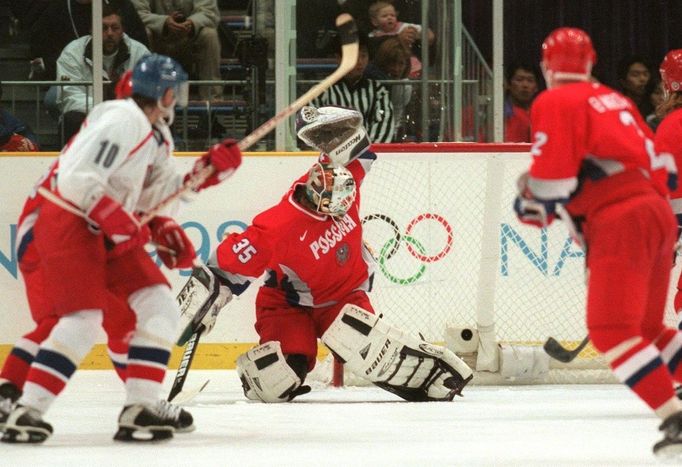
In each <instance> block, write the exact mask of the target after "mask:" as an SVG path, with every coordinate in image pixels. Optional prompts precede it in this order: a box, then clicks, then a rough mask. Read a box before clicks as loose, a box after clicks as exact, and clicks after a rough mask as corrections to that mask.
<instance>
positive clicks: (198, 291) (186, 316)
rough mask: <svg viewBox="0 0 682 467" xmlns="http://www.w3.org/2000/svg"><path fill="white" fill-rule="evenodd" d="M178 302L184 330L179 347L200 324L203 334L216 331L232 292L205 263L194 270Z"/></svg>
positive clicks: (179, 295) (179, 340) (181, 291)
mask: <svg viewBox="0 0 682 467" xmlns="http://www.w3.org/2000/svg"><path fill="white" fill-rule="evenodd" d="M177 300H178V306H179V307H180V321H181V323H182V325H181V329H183V332H182V334H181V335H180V337H179V339H178V345H180V346H182V345H185V344H186V343H187V341H188V340H189V338H190V336H191V335H192V334H193V333H194V331H196V330H197V329H198V328H199V325H201V324H203V325H204V327H205V329H204V332H203V334H204V335H206V334H208V333H209V332H210V331H211V330H212V329H213V326H215V322H216V319H217V317H218V313H219V312H220V310H221V309H222V308H223V307H224V306H225V305H227V304H228V303H229V302H230V300H232V292H231V291H230V289H229V288H228V287H226V286H224V285H221V283H220V280H219V279H218V277H216V275H215V274H214V273H213V272H212V271H211V270H210V269H209V268H208V267H206V266H205V265H203V264H202V265H201V266H197V267H195V268H194V269H192V275H191V276H190V278H189V280H188V281H187V282H186V283H185V285H184V287H183V288H182V290H180V293H179V294H178V297H177Z"/></svg>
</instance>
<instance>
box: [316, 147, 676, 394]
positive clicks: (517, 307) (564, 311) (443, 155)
mask: <svg viewBox="0 0 682 467" xmlns="http://www.w3.org/2000/svg"><path fill="white" fill-rule="evenodd" d="M437 146H440V148H434V147H433V146H432V147H431V148H428V147H426V148H425V147H424V146H423V145H421V146H419V147H417V148H416V150H417V151H419V150H422V151H424V150H425V151H427V152H415V146H406V145H403V146H389V147H388V148H387V149H386V151H387V152H382V153H380V154H379V159H378V160H377V162H376V163H375V164H374V166H373V168H372V170H371V172H370V173H369V174H368V175H367V178H366V180H365V182H364V183H363V185H362V189H361V196H362V205H361V206H362V215H363V218H364V222H363V223H364V238H365V241H366V242H367V243H368V244H369V245H370V246H371V247H372V249H373V250H374V254H375V257H376V259H377V268H376V274H375V282H374V290H373V292H372V293H371V300H372V303H373V306H374V308H375V310H376V312H377V313H381V314H383V315H384V317H385V318H386V319H387V320H389V321H390V322H391V323H392V324H394V325H396V326H399V327H400V328H402V329H405V330H408V331H410V332H412V333H414V334H421V335H422V336H423V337H424V338H425V339H426V340H427V341H431V342H437V343H442V344H445V345H447V346H448V347H449V348H451V349H452V350H453V351H455V352H456V353H457V354H458V355H459V356H460V357H462V358H464V360H465V361H467V363H468V364H469V365H470V366H471V367H472V368H474V369H475V370H476V373H477V375H476V378H475V381H476V382H478V383H479V384H480V383H513V382H517V383H547V382H559V383H579V382H584V383H599V382H611V381H615V379H614V378H613V377H612V375H611V373H610V371H609V370H608V369H607V367H606V364H605V362H604V361H603V359H602V358H601V357H600V356H599V355H598V354H597V352H596V351H595V350H594V348H593V347H592V346H591V345H588V346H587V347H586V348H585V349H584V350H583V351H582V352H581V353H580V355H579V356H578V357H577V358H576V359H575V360H573V361H572V362H571V363H570V364H562V363H559V362H557V361H554V360H552V359H550V358H549V357H548V356H547V355H546V354H545V353H544V352H543V351H542V344H543V343H544V342H545V340H546V339H547V338H548V337H549V336H553V337H554V338H556V339H558V340H559V341H560V342H561V343H562V344H563V345H564V346H565V347H566V348H568V349H573V348H575V347H577V345H578V344H579V343H580V342H581V341H582V339H583V338H584V337H585V336H586V335H587V330H586V327H585V271H584V255H583V252H582V251H581V249H580V248H579V247H578V246H577V245H576V244H574V243H572V241H571V240H570V237H569V236H568V232H567V230H566V227H565V226H564V225H562V224H561V222H555V223H553V224H552V225H551V226H550V227H549V228H546V229H542V230H541V229H536V228H533V227H529V226H525V225H523V224H521V223H520V222H518V220H517V219H516V217H515V215H514V213H513V210H512V202H513V199H514V196H515V195H516V180H517V178H518V176H519V175H520V174H521V173H522V172H523V171H525V170H527V167H528V165H529V162H530V160H529V157H530V156H529V154H528V152H527V151H528V149H529V148H528V146H523V145H478V146H477V145H464V146H461V145H456V144H446V145H442V144H441V145H437ZM481 150H484V151H485V152H480V151H481ZM388 151H391V152H390V153H389V152H388ZM398 151H405V152H398ZM407 151H409V152H407ZM673 277H675V278H676V277H677V271H674V272H673ZM668 308H669V310H667V312H666V313H667V319H668V320H669V321H670V322H671V323H672V322H673V321H674V317H673V311H672V307H671V306H669V307H668ZM333 366H334V365H333V364H332V359H331V358H328V359H327V360H326V361H325V362H322V363H321V364H320V365H319V367H320V369H318V370H317V373H318V375H319V374H323V375H325V376H324V378H327V379H328V380H330V379H331V378H332V376H331V374H332V369H331V367H333ZM340 369H341V367H340V366H339V365H336V378H339V377H340V376H342V375H341V374H340V373H339V370H340ZM343 377H344V379H345V384H346V385H355V384H362V380H359V379H358V378H355V377H353V376H352V375H349V374H348V372H346V374H345V375H344V376H343Z"/></svg>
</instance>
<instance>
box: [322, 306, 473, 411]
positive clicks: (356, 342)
mask: <svg viewBox="0 0 682 467" xmlns="http://www.w3.org/2000/svg"><path fill="white" fill-rule="evenodd" d="M322 342H324V343H325V345H326V346H327V347H329V349H330V350H331V351H332V352H333V353H334V354H335V355H336V356H337V357H339V358H341V360H342V361H343V362H344V363H345V366H346V368H348V369H349V370H351V371H353V372H354V373H356V374H357V375H358V376H360V377H363V378H365V379H368V380H369V381H371V382H372V383H374V384H375V385H377V386H379V387H380V388H382V389H385V390H387V391H390V392H392V393H394V394H397V395H398V396H400V397H402V398H403V399H405V400H407V401H411V402H423V401H451V400H452V399H453V398H454V397H455V396H456V395H457V394H460V393H461V392H462V389H463V388H464V386H466V385H467V383H469V381H471V379H472V378H473V372H472V371H471V368H469V367H468V366H467V364H466V363H464V361H462V360H461V359H460V358H459V357H457V356H456V355H455V354H454V353H453V352H452V351H450V350H449V349H446V348H445V347H441V346H439V345H433V344H429V343H428V342H426V341H424V340H422V339H419V338H417V337H415V336H412V335H409V334H407V333H405V332H403V331H400V330H399V329H397V328H395V327H393V326H391V325H390V324H388V323H386V321H385V320H383V319H380V318H379V317H378V316H376V315H373V314H371V313H369V312H368V311H367V310H363V309H362V308H360V307H358V306H356V305H352V304H348V305H346V306H344V307H343V309H342V310H341V313H340V314H339V316H337V317H336V319H335V320H334V322H333V323H332V325H331V326H330V327H329V329H327V331H326V332H325V333H324V335H323V336H322Z"/></svg>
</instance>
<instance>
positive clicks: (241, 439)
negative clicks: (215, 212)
mask: <svg viewBox="0 0 682 467" xmlns="http://www.w3.org/2000/svg"><path fill="white" fill-rule="evenodd" d="M171 376H173V375H172V374H169V376H168V377H167V380H168V381H167V384H166V386H167V387H170V379H171ZM206 379H210V380H211V382H210V384H209V385H208V387H207V388H206V389H205V390H204V392H203V393H201V394H199V395H198V396H197V397H196V398H195V399H194V400H193V401H192V402H190V403H189V407H188V409H189V410H190V411H191V412H192V414H193V415H194V418H195V424H196V425H197V430H196V431H195V432H193V433H189V434H176V435H175V438H174V439H172V440H171V441H168V442H163V443H157V444H135V445H131V444H121V443H115V442H114V441H113V440H112V436H113V434H114V432H115V429H116V418H117V416H118V413H119V411H120V409H121V406H122V403H123V389H122V385H121V383H119V382H118V380H117V379H116V377H115V375H114V373H113V372H111V371H79V372H77V374H76V376H75V377H74V379H73V380H72V381H71V383H69V386H68V387H67V389H66V390H65V392H64V393H63V394H62V395H61V396H60V398H59V399H58V400H57V401H56V402H55V404H54V405H53V406H52V408H51V409H50V411H49V412H48V413H47V415H46V417H45V419H46V420H47V421H49V422H50V423H52V425H53V426H54V430H55V433H54V435H53V436H52V437H51V438H50V439H49V440H48V441H47V442H46V443H45V444H44V445H40V446H25V445H9V444H0V466H14V465H26V466H36V465H49V466H62V465H63V466H81V465H88V466H109V465H111V466H128V465H131V466H133V465H135V466H144V467H150V466H164V467H169V466H190V465H196V466H202V467H206V466H251V465H261V466H309V465H320V466H326V465H338V466H398V465H409V466H441V465H448V466H451V465H453V466H454V465H457V466H474V465H484V466H493V465H515V466H530V465H534V466H552V465H576V466H586V465H590V466H591V465H598V466H602V465H619V466H630V465H636V466H641V465H658V464H659V463H658V462H657V460H656V458H654V456H653V455H652V454H651V447H652V445H653V444H654V443H655V442H656V441H658V439H659V438H660V434H659V432H658V430H657V427H658V424H659V422H658V420H657V419H656V418H655V417H654V416H653V415H652V414H651V413H650V412H649V411H648V409H647V408H646V407H645V406H644V404H643V403H642V402H640V401H639V400H638V399H637V398H636V397H635V396H634V395H632V394H631V393H629V391H628V390H627V389H626V388H625V387H623V386H620V385H578V386H556V385H547V386H525V387H519V386H516V387H500V386H497V387H491V386H486V387H479V386H471V387H468V388H467V389H466V390H465V397H463V398H457V399H456V400H455V402H453V403H407V402H402V401H401V400H399V399H397V398H396V397H395V396H393V395H392V394H389V393H387V392H384V391H382V390H381V389H378V388H373V387H368V388H348V389H333V388H316V389H315V390H314V391H313V392H312V393H311V394H308V395H306V396H302V397H301V398H300V399H296V401H295V402H293V403H289V404H277V405H276V404H270V405H265V404H259V403H252V402H247V401H246V400H245V399H244V397H243V395H242V392H241V387H240V384H239V381H238V379H237V377H236V375H235V373H234V371H217V370H216V371H198V370H192V372H191V373H190V376H189V378H188V381H187V383H186V385H185V388H186V389H191V388H193V387H197V386H198V385H200V384H201V383H202V382H203V381H205V380H206Z"/></svg>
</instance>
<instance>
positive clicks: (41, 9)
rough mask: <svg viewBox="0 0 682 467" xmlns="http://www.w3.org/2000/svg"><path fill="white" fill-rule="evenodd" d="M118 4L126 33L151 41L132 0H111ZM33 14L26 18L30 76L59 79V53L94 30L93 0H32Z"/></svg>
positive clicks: (113, 3)
mask: <svg viewBox="0 0 682 467" xmlns="http://www.w3.org/2000/svg"><path fill="white" fill-rule="evenodd" d="M104 4H105V5H107V4H108V5H109V6H112V7H115V8H117V9H118V10H119V11H120V12H121V19H122V22H123V27H124V29H125V31H126V34H127V35H128V36H129V37H131V38H132V39H135V40H136V41H138V42H141V43H142V44H144V45H145V46H147V45H148V41H147V33H146V32H145V30H144V24H142V20H140V17H139V16H138V14H137V11H136V10H135V7H134V6H133V4H132V3H131V2H130V0H108V1H107V2H105V3H104ZM33 5H34V6H33V8H32V14H31V17H30V18H26V19H24V21H23V22H22V27H26V28H27V29H28V31H29V37H30V39H29V40H30V49H31V50H30V52H31V57H32V61H31V76H30V77H29V79H36V80H47V81H53V80H55V79H56V77H57V74H56V63H57V57H59V54H61V53H62V50H63V49H64V47H66V45H67V44H68V43H69V42H71V41H73V40H75V39H78V38H79V37H83V36H85V35H88V34H90V32H91V30H92V0H50V1H45V0H38V1H36V2H33Z"/></svg>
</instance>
